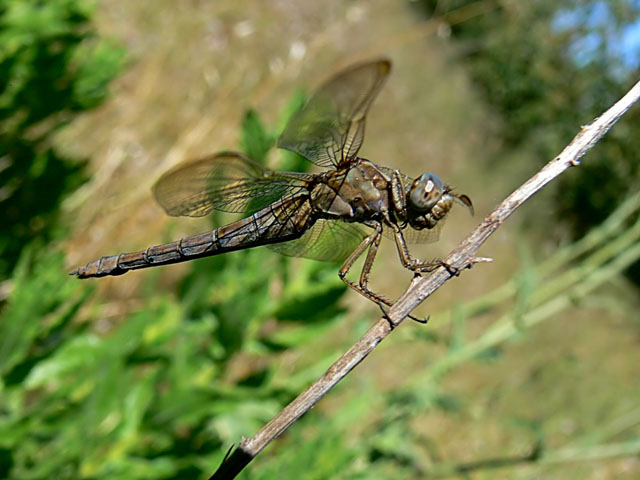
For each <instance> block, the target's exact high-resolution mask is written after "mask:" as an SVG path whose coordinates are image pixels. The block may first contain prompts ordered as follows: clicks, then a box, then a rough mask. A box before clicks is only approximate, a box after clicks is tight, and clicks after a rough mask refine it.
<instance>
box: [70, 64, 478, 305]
mask: <svg viewBox="0 0 640 480" xmlns="http://www.w3.org/2000/svg"><path fill="white" fill-rule="evenodd" d="M390 70H391V62H390V61H389V60H386V59H380V60H375V61H370V62H366V63H361V64H357V65H353V66H351V67H350V68H348V69H346V70H344V71H342V72H340V73H338V74H337V75H335V76H334V77H332V78H330V79H329V80H328V81H327V82H326V83H324V84H323V85H321V86H320V87H319V88H318V89H317V90H316V91H315V93H314V94H313V95H312V96H311V97H310V99H309V101H308V102H307V103H306V105H305V106H304V107H303V108H302V110H300V111H299V112H298V113H296V114H295V115H294V116H293V117H292V118H291V120H290V121H289V123H288V124H287V125H286V127H285V129H284V131H283V133H282V135H281V136H280V138H279V139H278V143H277V144H278V147H280V148H284V149H287V150H291V151H293V152H296V153H298V154H300V155H302V156H303V157H305V158H306V159H307V160H309V161H310V162H313V163H314V164H316V165H318V166H320V167H325V168H326V170H324V171H323V172H322V173H316V174H307V173H297V172H278V171H273V170H269V169H267V168H265V167H264V166H262V165H261V164H260V163H258V162H256V161H254V160H252V159H250V158H247V157H246V156H244V155H243V154H241V153H236V152H221V153H217V154H215V155H211V156H208V157H205V158H202V159H199V160H195V161H190V162H185V163H183V164H180V165H178V166H177V167H175V168H173V169H172V170H170V171H168V172H167V173H165V174H164V175H162V177H160V179H159V180H158V181H157V182H156V184H155V185H154V187H153V193H154V196H155V198H156V200H157V201H158V203H159V204H160V205H161V206H162V207H163V208H164V210H165V211H166V212H167V213H168V214H169V215H173V216H183V215H185V216H191V217H201V216H204V215H207V214H209V213H210V212H211V211H212V210H221V211H225V212H236V213H245V214H249V213H250V215H249V216H247V217H246V218H243V219H241V220H238V221H236V222H233V223H230V224H228V225H225V226H222V227H219V228H216V229H215V230H213V231H210V232H206V233H202V234H200V235H194V236H191V237H185V238H182V239H181V240H178V241H176V242H172V243H168V244H165V245H157V246H153V247H149V248H147V249H146V250H144V251H141V252H135V253H121V254H119V255H113V256H108V257H102V258H100V259H98V260H95V261H93V262H90V263H88V264H87V265H85V266H83V267H80V268H78V269H77V270H74V271H73V272H71V273H72V274H73V275H76V276H77V277H78V278H89V277H103V276H106V275H121V274H123V273H126V272H127V271H129V270H135V269H139V268H146V267H155V266H158V265H167V264H171V263H178V262H183V261H187V260H192V259H195V258H201V257H207V256H211V255H219V254H221V253H225V252H231V251H234V250H241V249H245V248H252V247H257V246H260V245H266V246H267V247H269V248H271V249H272V250H275V251H277V252H279V253H281V254H284V255H290V256H298V257H306V258H311V259H316V260H326V261H343V262H344V263H343V265H342V267H341V268H340V270H339V276H340V278H341V279H342V280H343V281H344V282H345V283H346V284H347V285H348V286H349V287H351V288H352V289H354V290H356V291H357V292H359V293H360V294H362V295H364V296H365V297H366V298H368V299H370V300H373V301H375V302H376V303H378V305H380V306H381V307H382V308H384V307H383V305H387V306H390V305H392V302H390V301H389V300H388V299H386V298H385V297H383V296H381V295H379V294H378V293H376V292H374V291H372V290H371V289H369V287H368V281H369V274H370V272H371V267H372V265H373V262H374V259H375V257H376V254H377V252H378V246H379V244H380V240H381V236H382V235H383V234H385V235H386V236H390V237H391V238H393V239H394V240H395V243H396V246H397V248H398V253H399V256H400V260H401V262H402V265H403V266H404V267H406V268H407V269H409V270H411V271H413V272H416V273H423V272H427V271H431V270H433V269H434V268H436V267H438V266H441V265H444V264H443V262H442V261H431V262H423V261H420V260H418V259H416V258H414V257H412V255H411V254H410V252H409V249H408V247H407V244H408V243H424V242H433V241H435V240H437V238H438V236H439V233H440V230H441V227H442V224H443V220H444V219H445V217H446V216H447V214H448V213H449V211H450V209H451V208H452V206H453V204H454V203H456V202H457V203H460V204H461V205H463V206H465V207H467V208H468V209H469V210H470V211H471V213H472V214H473V206H472V204H471V200H470V199H469V197H468V196H466V195H463V194H459V193H456V192H454V191H453V190H452V188H451V187H449V186H448V185H446V184H444V183H443V182H442V181H441V180H440V179H439V178H438V177H437V176H436V175H434V174H433V173H425V174H423V175H421V176H420V177H418V178H416V179H415V180H414V179H411V178H409V177H407V176H406V175H404V174H402V173H400V172H399V171H398V170H394V169H391V168H388V167H382V166H380V165H377V164H375V163H373V162H371V161H369V160H367V159H365V158H361V157H358V156H357V155H358V150H359V149H360V146H361V145H362V142H363V139H364V130H365V120H366V115H367V111H368V110H369V107H370V106H371V103H372V102H373V100H374V98H375V97H376V95H377V94H378V92H379V91H380V89H381V88H382V85H383V84H384V82H385V79H386V78H387V76H388V75H389V72H390ZM365 252H366V257H365V260H364V265H363V267H362V271H361V274H360V278H359V281H358V282H357V283H356V282H353V281H351V280H349V279H347V278H346V277H347V273H348V272H349V270H350V269H351V267H352V266H353V264H354V263H355V262H356V260H357V259H358V258H360V257H361V256H362V255H364V254H365ZM444 266H446V265H444Z"/></svg>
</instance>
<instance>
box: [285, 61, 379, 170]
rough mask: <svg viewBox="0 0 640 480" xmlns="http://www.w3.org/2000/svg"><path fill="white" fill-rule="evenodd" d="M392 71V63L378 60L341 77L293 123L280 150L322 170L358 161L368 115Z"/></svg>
mask: <svg viewBox="0 0 640 480" xmlns="http://www.w3.org/2000/svg"><path fill="white" fill-rule="evenodd" d="M390 70H391V62H390V61H389V60H376V61H373V62H367V63H361V64H357V65H354V66H352V67H351V68H349V69H347V70H345V71H343V72H341V73H338V74H337V75H336V76H335V77H333V78H331V79H330V80H329V81H327V82H326V83H325V84H323V85H322V86H320V88H319V89H318V90H317V91H316V92H315V93H314V94H313V95H312V96H311V98H310V99H309V101H308V102H307V104H306V105H305V106H304V107H303V109H302V110H300V111H299V112H298V113H296V114H295V115H294V116H293V117H292V118H291V120H289V123H288V124H287V126H286V127H285V129H284V131H283V132H282V135H281V136H280V138H279V139H278V146H279V147H280V148H285V149H287V150H292V151H294V152H296V153H299V154H300V155H302V156H303V157H305V158H306V159H308V160H309V161H311V162H313V163H315V164H316V165H320V166H322V167H328V166H331V165H335V166H337V165H340V164H342V163H344V162H346V161H348V160H350V159H352V158H354V157H355V156H356V155H357V153H358V150H359V149H360V146H361V145H362V141H363V139H364V127H365V120H366V115H367V111H368V110H369V107H370V106H371V103H372V102H373V99H374V98H375V97H376V95H377V94H378V92H379V91H380V88H381V87H382V85H383V84H384V81H385V79H386V78H387V76H388V75H389V71H390Z"/></svg>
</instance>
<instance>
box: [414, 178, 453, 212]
mask: <svg viewBox="0 0 640 480" xmlns="http://www.w3.org/2000/svg"><path fill="white" fill-rule="evenodd" d="M444 193H445V185H444V183H442V180H440V179H439V178H438V177H437V176H436V175H435V174H433V173H430V172H427V173H423V174H422V175H420V176H419V177H418V178H416V179H415V180H414V181H413V184H411V188H409V195H408V198H407V201H408V202H407V203H408V204H409V207H410V208H412V209H413V210H416V211H418V212H428V211H429V210H431V209H432V208H433V207H434V206H435V204H436V203H438V200H440V199H441V198H442V195H444Z"/></svg>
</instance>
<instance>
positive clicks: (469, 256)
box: [210, 82, 640, 480]
mask: <svg viewBox="0 0 640 480" xmlns="http://www.w3.org/2000/svg"><path fill="white" fill-rule="evenodd" d="M639 98H640V82H638V83H636V84H635V85H634V86H633V88H632V89H631V90H629V92H628V93H627V94H626V95H625V96H624V97H622V98H621V99H620V100H619V101H618V102H617V103H616V104H615V105H613V106H612V107H611V108H610V109H609V110H607V111H606V112H605V113H603V114H602V115H601V116H600V117H598V118H597V119H596V120H594V121H593V122H592V123H591V124H590V125H588V126H586V127H582V129H581V131H580V132H579V133H578V134H577V135H576V136H575V138H574V139H573V140H572V141H571V143H570V144H569V145H567V147H566V148H565V149H564V150H563V151H562V153H560V155H558V156H557V157H556V158H554V159H553V160H552V161H551V162H549V163H548V164H547V165H545V166H544V167H543V168H542V170H540V171H539V172H538V173H537V174H536V175H534V176H533V177H531V178H530V179H529V180H528V181H527V182H525V183H524V184H523V185H522V186H521V187H520V188H518V189H517V190H515V191H514V192H513V193H512V194H511V195H509V196H508V197H507V198H506V199H505V200H504V201H503V202H502V203H501V204H500V205H498V206H497V207H496V208H495V209H494V210H493V212H491V214H490V215H488V216H487V217H486V218H485V219H484V220H483V221H482V223H480V225H478V226H477V227H476V228H475V230H473V231H472V232H471V234H469V236H468V237H467V238H466V239H465V240H463V241H462V242H461V243H460V245H459V246H458V247H457V248H456V249H455V250H453V251H452V252H451V253H450V254H449V255H448V256H447V258H446V259H445V263H446V264H448V265H449V266H450V269H446V268H444V267H440V268H438V269H437V270H435V271H433V272H431V273H430V274H429V275H427V276H425V277H419V276H418V277H415V278H414V279H413V281H412V282H411V284H410V285H409V288H408V289H407V290H406V291H405V293H404V294H403V295H402V296H401V297H400V298H399V299H398V301H397V302H396V303H395V304H394V305H393V307H391V309H390V310H389V312H388V314H387V318H384V317H383V318H381V319H380V320H378V321H377V322H376V323H375V325H373V326H372V327H371V329H369V331H368V332H367V333H365V334H364V335H363V336H362V338H360V340H358V342H356V344H355V345H353V346H352V347H351V348H350V349H349V351H347V352H346V353H345V354H344V355H343V356H342V357H340V358H339V359H338V360H337V361H336V362H335V363H334V364H333V365H332V366H331V367H330V368H329V369H328V370H327V371H326V373H325V374H324V375H323V376H322V377H321V378H320V379H319V380H317V381H316V382H314V383H313V384H312V385H311V386H310V387H309V388H307V389H306V390H305V391H304V392H303V393H302V394H300V395H299V396H298V397H297V398H296V399H295V400H293V401H292V402H291V403H290V404H289V405H287V406H286V407H285V408H284V409H283V410H282V411H281V412H280V413H279V414H278V415H276V416H275V417H274V418H273V419H272V420H271V421H270V422H269V423H267V424H266V425H265V426H264V427H262V428H261V429H260V431H259V432H258V433H256V434H255V435H254V436H253V437H251V438H245V439H243V440H242V442H241V443H240V445H239V446H238V448H237V449H236V450H235V451H234V452H233V453H232V454H231V455H230V456H228V457H226V458H225V460H223V462H222V464H221V465H220V468H218V470H217V471H216V472H215V473H214V474H213V475H212V476H211V477H210V480H213V479H228V478H234V477H235V476H236V475H237V474H238V473H240V471H242V469H244V467H245V466H247V465H248V464H249V462H250V461H251V460H252V459H253V458H254V457H255V456H256V455H258V453H260V452H261V451H262V449H263V448H265V447H266V446H267V445H268V444H269V443H270V442H271V441H272V440H274V439H275V438H276V437H278V436H279V435H280V434H281V433H283V432H284V431H285V430H286V429H287V428H288V427H289V426H290V425H291V424H292V423H293V422H295V421H296V420H297V419H298V418H300V417H301V416H302V415H303V414H304V413H306V412H307V411H309V410H310V409H311V408H312V407H313V406H314V405H315V404H316V403H317V402H318V401H319V400H320V399H321V398H322V397H323V396H324V395H325V394H326V393H327V392H328V391H329V390H331V389H332V388H333V387H334V386H335V385H336V384H337V383H338V382H339V381H340V380H342V378H344V377H345V376H346V375H347V374H348V373H349V372H350V371H351V370H352V369H353V368H355V366H356V365H358V364H359V363H360V362H361V361H362V360H364V358H365V357H366V356H367V355H369V353H370V352H371V351H372V350H373V349H374V348H375V347H376V346H377V345H378V344H379V343H380V342H381V341H382V340H384V339H385V338H386V337H387V335H389V333H391V332H392V331H393V327H395V326H396V325H398V324H400V323H401V322H402V321H403V320H404V319H405V318H406V317H407V316H408V315H409V314H410V313H411V312H412V311H413V310H414V309H415V308H416V307H417V306H418V305H419V304H420V303H422V302H423V301H424V300H425V299H426V298H427V297H429V296H430V295H431V294H432V293H433V292H435V291H436V290H437V289H438V288H440V287H441V286H442V285H444V283H445V282H446V281H447V280H449V279H450V278H451V277H452V273H451V272H452V271H453V272H456V271H457V272H461V271H462V270H464V269H466V268H471V267H472V266H473V265H474V264H476V263H480V262H487V261H490V260H491V259H487V258H484V257H476V253H477V251H478V250H479V249H480V247H481V246H482V245H483V244H484V242H486V241H487V239H488V238H489V236H490V235H491V234H493V233H494V232H495V231H496V230H497V229H498V227H499V226H500V225H502V223H503V222H504V221H505V220H506V219H507V218H508V217H509V216H510V215H511V214H512V213H513V212H514V211H515V210H516V208H518V207H519V206H520V205H522V204H523V203H524V202H525V201H526V200H528V199H529V198H530V197H531V196H533V194H535V193H536V192H537V191H538V190H540V189H542V187H544V186H545V185H546V184H547V183H549V182H551V181H552V180H554V179H555V178H556V177H558V176H559V175H560V174H561V173H563V172H564V171H565V170H567V169H568V168H569V167H572V166H577V165H579V164H580V159H581V158H582V156H583V155H584V154H585V153H586V152H587V151H588V150H590V149H591V148H592V147H593V146H594V145H595V144H596V142H598V141H599V140H600V139H601V138H602V137H603V135H604V134H605V133H607V131H608V130H609V129H610V128H611V127H612V126H613V124H614V123H615V122H616V121H618V119H620V117H622V115H623V114H624V113H625V112H626V111H627V110H628V109H629V108H630V107H631V106H632V105H633V104H634V103H635V102H636V101H638V99H639Z"/></svg>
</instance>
